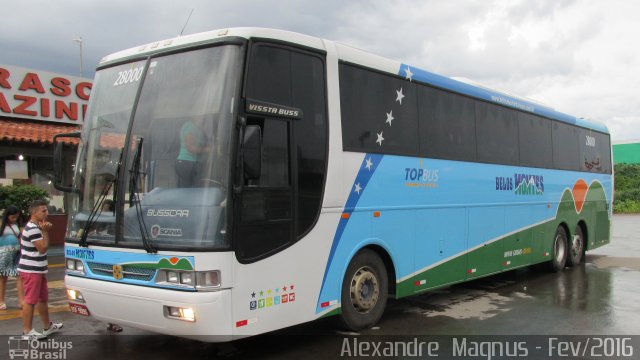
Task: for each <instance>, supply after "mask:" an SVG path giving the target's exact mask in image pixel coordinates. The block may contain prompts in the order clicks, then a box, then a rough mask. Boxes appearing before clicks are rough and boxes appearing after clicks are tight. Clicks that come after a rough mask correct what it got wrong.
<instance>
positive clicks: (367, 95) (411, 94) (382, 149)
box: [340, 64, 419, 156]
mask: <svg viewBox="0 0 640 360" xmlns="http://www.w3.org/2000/svg"><path fill="white" fill-rule="evenodd" d="M415 89H416V86H415V85H414V84H412V83H410V82H408V81H406V80H403V79H400V78H396V77H392V76H389V75H383V74H380V73H376V72H373V71H370V70H366V69H362V68H358V67H354V66H351V65H348V64H340V107H341V114H342V143H343V147H344V150H347V151H361V152H371V153H385V154H400V155H414V156H415V155H417V154H418V135H419V134H418V121H417V113H416V111H417V106H416V90H415Z"/></svg>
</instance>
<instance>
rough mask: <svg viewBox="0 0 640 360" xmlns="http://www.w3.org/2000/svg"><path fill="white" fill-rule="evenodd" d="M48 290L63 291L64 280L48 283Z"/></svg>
mask: <svg viewBox="0 0 640 360" xmlns="http://www.w3.org/2000/svg"><path fill="white" fill-rule="evenodd" d="M48 286H49V289H64V280H56V281H49V283H48Z"/></svg>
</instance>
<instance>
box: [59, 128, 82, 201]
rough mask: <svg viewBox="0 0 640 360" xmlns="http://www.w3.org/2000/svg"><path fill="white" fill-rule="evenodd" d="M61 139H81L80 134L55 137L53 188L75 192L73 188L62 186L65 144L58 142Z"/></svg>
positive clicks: (74, 133)
mask: <svg viewBox="0 0 640 360" xmlns="http://www.w3.org/2000/svg"><path fill="white" fill-rule="evenodd" d="M59 138H78V139H79V138H80V132H72V133H66V134H57V135H54V136H53V144H54V146H53V187H55V188H56V189H58V190H60V191H64V192H73V191H75V189H74V188H73V187H71V186H64V185H62V178H63V161H62V157H63V152H62V150H63V143H62V142H61V141H60V142H59V141H58V139H59Z"/></svg>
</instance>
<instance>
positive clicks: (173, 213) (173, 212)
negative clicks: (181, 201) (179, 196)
mask: <svg viewBox="0 0 640 360" xmlns="http://www.w3.org/2000/svg"><path fill="white" fill-rule="evenodd" d="M147 216H148V217H152V216H156V217H159V216H166V217H188V216H189V210H184V209H182V210H181V209H149V210H147Z"/></svg>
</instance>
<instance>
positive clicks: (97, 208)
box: [78, 163, 120, 247]
mask: <svg viewBox="0 0 640 360" xmlns="http://www.w3.org/2000/svg"><path fill="white" fill-rule="evenodd" d="M119 167H120V163H118V168H119ZM108 175H111V174H108ZM115 179H116V177H115V176H113V175H111V177H106V180H107V183H106V184H105V185H104V187H103V188H102V191H100V195H99V196H98V200H97V201H96V202H95V203H94V204H93V208H92V209H91V212H90V213H89V216H88V218H87V222H86V223H85V224H84V227H83V228H82V235H80V242H79V243H78V245H79V246H81V247H88V246H89V245H88V244H87V236H89V229H91V225H93V223H94V222H95V221H96V219H97V218H98V217H99V216H100V214H102V204H103V203H104V200H105V199H106V198H107V194H109V190H110V189H111V186H112V185H113V183H114V182H115Z"/></svg>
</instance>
